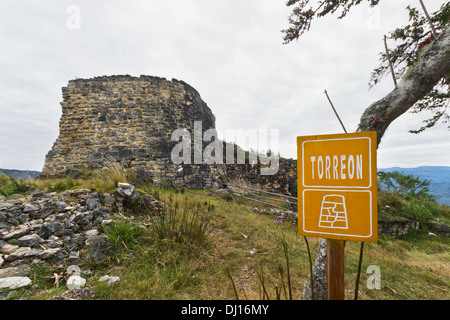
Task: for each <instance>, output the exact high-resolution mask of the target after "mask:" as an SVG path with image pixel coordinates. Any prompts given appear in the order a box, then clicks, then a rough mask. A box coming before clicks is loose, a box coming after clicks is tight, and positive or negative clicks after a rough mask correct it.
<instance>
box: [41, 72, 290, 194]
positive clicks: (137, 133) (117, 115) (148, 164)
mask: <svg viewBox="0 0 450 320" xmlns="http://www.w3.org/2000/svg"><path fill="white" fill-rule="evenodd" d="M62 96H63V101H62V102H61V107H62V115H61V119H60V124H59V130H60V132H59V136H58V138H57V140H56V141H55V143H54V145H53V147H52V150H50V151H49V152H48V154H47V156H46V159H45V164H44V168H43V173H42V177H60V176H66V175H69V176H77V175H78V174H79V172H80V171H81V170H80V169H82V168H93V169H101V168H105V167H106V166H107V164H108V162H111V161H112V162H119V163H120V164H121V165H123V166H124V167H125V168H127V169H128V170H132V171H134V172H136V173H138V177H139V179H142V180H145V181H148V182H151V183H153V184H155V185H162V184H166V185H176V186H181V185H184V186H186V187H188V188H198V189H202V188H220V187H221V186H222V185H221V182H220V178H221V177H223V176H227V177H230V178H232V179H237V180H242V179H244V180H245V181H247V182H248V183H250V184H252V185H256V186H259V187H262V188H266V189H269V190H274V191H279V192H283V193H291V194H292V193H296V186H295V181H296V165H297V164H296V160H292V159H283V158H280V160H279V169H278V172H277V173H276V174H274V175H261V174H260V173H261V167H262V165H261V164H260V163H258V164H256V165H250V164H249V163H248V161H247V163H246V164H213V165H207V164H194V161H192V162H191V163H192V164H184V163H182V164H175V163H174V162H173V161H172V159H171V152H172V150H173V148H174V146H175V145H176V144H177V143H179V141H172V139H171V136H172V133H173V132H174V131H175V130H176V129H187V130H188V131H189V132H190V133H191V134H192V140H194V129H195V122H196V121H201V128H202V132H203V133H204V132H205V131H206V130H208V129H211V128H214V123H215V117H214V115H213V113H212V111H211V109H210V108H209V107H208V105H207V104H206V103H205V102H204V101H203V100H202V99H201V97H200V94H199V93H198V92H197V91H196V90H195V89H194V88H193V87H191V86H190V85H188V84H187V83H185V82H183V81H179V80H176V79H172V80H171V81H169V80H166V79H164V78H158V77H151V76H140V77H132V76H129V75H122V76H103V77H95V78H92V79H76V80H71V81H69V83H68V85H67V86H66V87H63V88H62ZM207 144H208V143H205V142H202V147H203V148H204V147H205V145H207ZM225 145H226V143H224V146H225ZM225 148H226V147H224V152H225ZM194 149H195V146H194V142H193V141H192V148H191V153H192V154H191V159H193V160H194V159H195V157H194ZM223 159H224V163H225V156H224V158H223Z"/></svg>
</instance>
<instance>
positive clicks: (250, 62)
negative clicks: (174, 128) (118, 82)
mask: <svg viewBox="0 0 450 320" xmlns="http://www.w3.org/2000/svg"><path fill="white" fill-rule="evenodd" d="M424 2H425V4H426V5H427V7H428V10H429V11H430V12H432V11H435V10H437V9H438V8H439V7H440V5H441V4H442V3H443V2H444V1H443V0H442V1H441V0H425V1H424ZM1 4H2V9H1V10H0V39H1V43H2V45H1V50H0V68H1V73H0V150H1V152H0V168H9V169H23V170H25V169H29V170H38V171H40V170H42V167H43V164H44V158H45V155H46V154H47V152H48V151H49V150H50V149H51V147H52V145H53V143H54V141H55V140H56V138H57V137H58V129H59V128H58V125H59V119H60V116H61V106H60V104H59V103H60V102H61V101H62V94H61V87H63V86H66V85H67V83H68V81H69V80H71V79H75V78H92V77H95V76H102V75H117V74H129V75H132V76H139V75H143V74H145V75H152V76H159V77H164V78H166V79H169V80H170V79H172V78H176V79H179V80H183V81H185V82H187V83H189V84H190V85H191V86H193V87H194V88H195V89H197V90H198V92H199V93H200V95H201V97H202V99H203V100H204V101H205V102H206V103H207V104H208V106H209V107H210V108H211V110H212V111H213V113H214V115H215V116H216V126H217V128H218V129H219V132H222V131H225V130H226V129H247V128H257V129H279V134H280V141H279V151H280V153H281V156H284V157H288V158H296V153H297V146H296V137H297V136H304V135H313V134H332V133H341V132H342V128H341V127H340V124H339V122H338V121H337V119H336V117H335V115H334V113H333V111H332V109H331V107H330V105H329V103H328V100H327V99H326V96H325V95H324V93H323V92H324V90H327V91H328V94H329V95H330V97H331V99H332V101H333V103H334V105H335V107H336V108H337V110H338V112H339V114H340V116H341V118H342V120H343V122H344V124H345V126H346V128H347V130H348V131H349V132H352V131H355V130H356V127H357V124H358V122H359V117H360V115H361V114H362V112H363V111H364V109H365V108H367V107H368V106H369V105H370V104H371V103H372V102H374V101H376V100H378V99H380V98H382V97H383V96H384V95H386V94H387V93H388V92H390V91H391V90H392V89H393V83H392V80H391V78H390V77H386V78H384V79H383V80H382V82H381V83H380V84H379V85H378V86H376V87H375V88H373V89H371V90H369V86H368V80H369V77H370V73H371V71H372V70H373V68H375V67H377V66H378V59H379V55H378V54H379V52H381V51H383V50H384V49H383V48H384V47H383V36H384V35H385V34H387V33H388V32H389V31H392V30H393V29H394V28H396V27H399V26H402V25H405V24H406V23H407V21H408V15H407V12H406V10H405V8H406V6H407V5H408V4H412V5H414V6H417V7H419V3H418V1H416V0H395V1H386V0H384V1H381V5H380V7H379V8H378V9H377V10H370V9H369V7H368V5H366V4H363V5H360V6H358V7H356V8H354V9H353V10H352V11H351V12H350V14H349V15H348V16H347V17H346V18H345V19H343V20H338V19H336V16H330V17H326V18H323V19H319V20H317V21H315V22H314V23H313V25H312V27H311V30H310V31H309V32H308V33H307V34H305V35H304V36H303V37H301V38H300V40H299V41H297V42H294V43H291V44H288V45H284V44H283V40H282V37H283V34H282V33H281V30H282V29H284V28H287V27H288V15H289V14H290V8H287V7H286V6H285V0H226V1H224V0H142V1H139V0H132V1H125V0H115V1H112V0H107V1H106V0H102V1H98V0H95V1H92V0H91V1H77V0H71V1H62V0H46V1H31V0H30V1H28V0H21V1H5V0H3V1H1ZM424 119H426V115H417V114H405V115H403V116H402V117H401V118H399V119H397V120H396V121H394V122H393V123H392V124H391V126H390V127H389V128H388V131H387V132H386V134H385V137H384V138H383V140H382V142H381V145H380V148H379V150H378V167H379V168H385V167H391V166H401V167H416V166H421V165H450V160H449V159H450V139H449V131H448V129H447V126H446V125H442V124H440V125H438V126H436V127H435V128H432V129H430V130H428V131H426V132H425V133H423V134H420V135H413V134H410V133H408V130H409V129H417V128H419V127H420V126H421V123H422V121H423V120H424Z"/></svg>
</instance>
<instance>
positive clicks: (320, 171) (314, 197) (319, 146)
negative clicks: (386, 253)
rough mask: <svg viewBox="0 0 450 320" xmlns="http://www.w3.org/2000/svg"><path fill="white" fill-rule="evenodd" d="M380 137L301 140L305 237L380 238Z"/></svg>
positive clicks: (357, 135)
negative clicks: (378, 210)
mask: <svg viewBox="0 0 450 320" xmlns="http://www.w3.org/2000/svg"><path fill="white" fill-rule="evenodd" d="M376 150H377V135H376V132H358V133H349V134H347V133H346V134H333V135H319V136H307V137H298V138H297V152H298V156H297V171H298V175H297V177H298V232H299V234H300V235H305V236H313V237H321V238H329V239H338V240H350V241H361V242H377V240H378V224H377V159H376Z"/></svg>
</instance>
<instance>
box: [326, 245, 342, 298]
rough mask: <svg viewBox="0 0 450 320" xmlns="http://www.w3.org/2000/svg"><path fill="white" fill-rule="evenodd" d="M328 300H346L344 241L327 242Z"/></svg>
mask: <svg viewBox="0 0 450 320" xmlns="http://www.w3.org/2000/svg"><path fill="white" fill-rule="evenodd" d="M327 276H328V282H327V289H328V290H327V293H328V300H345V290H344V288H345V286H344V240H333V239H328V240H327Z"/></svg>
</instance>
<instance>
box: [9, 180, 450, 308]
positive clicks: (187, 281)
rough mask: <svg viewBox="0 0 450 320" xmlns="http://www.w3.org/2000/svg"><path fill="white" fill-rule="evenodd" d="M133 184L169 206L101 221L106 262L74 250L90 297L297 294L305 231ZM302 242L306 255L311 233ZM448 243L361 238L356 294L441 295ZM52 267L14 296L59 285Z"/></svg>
mask: <svg viewBox="0 0 450 320" xmlns="http://www.w3.org/2000/svg"><path fill="white" fill-rule="evenodd" d="M104 178H105V179H103V178H99V176H93V177H91V178H90V179H86V180H81V179H78V180H72V181H70V180H67V179H63V180H60V181H61V182H60V183H59V184H58V181H57V180H54V181H38V182H31V183H35V185H36V186H45V185H46V183H48V185H51V186H55V187H56V185H63V187H61V189H64V190H66V188H68V187H71V188H80V187H83V188H88V189H95V188H100V189H101V190H102V191H111V189H112V183H111V182H110V181H109V180H108V178H106V177H105V176H104ZM122 178H125V177H124V176H122V177H120V178H118V179H122ZM98 179H100V180H98ZM102 181H104V183H103V182H102ZM58 190H59V189H58ZM140 190H143V191H146V192H148V193H150V194H152V195H157V196H158V197H159V198H160V199H161V200H162V201H164V202H165V203H166V204H168V205H169V207H170V209H169V210H168V211H167V213H165V214H163V215H158V214H156V213H154V212H151V211H150V210H145V208H139V212H136V214H133V211H132V210H131V212H130V211H125V212H124V214H125V215H126V217H127V219H116V220H114V221H113V223H112V224H111V225H110V226H108V227H103V229H102V230H101V232H103V233H105V234H106V235H107V236H108V237H109V239H110V241H111V243H112V244H113V246H114V249H115V250H114V255H113V256H112V257H111V258H110V259H109V261H107V263H103V264H93V263H92V262H89V261H88V259H85V258H86V257H87V251H86V252H82V255H81V256H82V262H81V264H80V268H81V269H86V268H89V269H90V270H91V272H90V273H89V274H86V275H82V276H83V277H84V278H86V280H87V286H88V287H91V288H93V289H94V290H95V292H96V299H113V300H118V299H120V300H138V299H139V300H146V299H151V300H175V299H176V300H181V299H192V300H198V299H207V300H208V299H213V300H223V299H225V300H234V299H236V298H239V299H240V300H243V299H256V300H259V299H290V298H292V299H294V300H298V299H301V297H302V292H303V288H304V286H305V283H306V281H307V279H308V277H309V270H310V264H309V257H308V249H307V246H306V242H305V239H304V238H303V237H301V236H298V235H297V231H296V226H295V225H293V224H291V223H290V222H284V223H281V224H280V223H276V222H275V219H274V217H272V216H269V215H264V214H260V213H254V212H252V211H250V210H249V209H248V208H247V207H246V206H245V205H243V203H244V202H242V201H240V200H233V199H229V198H226V197H223V196H221V195H216V194H214V192H213V191H209V190H184V189H182V190H175V189H164V188H155V187H150V186H141V187H140ZM61 191H62V190H61ZM245 203H247V204H248V202H245ZM444 215H445V213H444ZM307 241H308V244H309V247H310V251H311V254H312V260H313V261H314V260H315V259H316V257H317V252H318V239H317V238H312V237H310V238H308V239H307ZM449 249H450V240H449V238H448V237H442V236H438V237H435V236H429V235H428V234H427V230H418V231H416V232H413V233H410V234H409V235H407V236H404V237H401V238H398V239H390V238H387V237H384V236H380V237H379V241H378V243H367V244H366V245H365V249H364V260H363V262H362V268H361V270H362V272H361V278H360V284H359V295H358V299H360V300H375V299H376V300H378V299H379V300H390V299H408V300H409V299H419V300H431V299H442V300H445V299H448V298H449V297H450V294H449V290H450V282H449V279H450V263H449V262H450V250H449ZM359 253H360V243H356V242H347V244H346V247H345V287H346V292H345V293H346V299H349V300H352V299H354V288H355V282H356V275H357V269H358V262H359ZM372 265H375V266H377V267H379V270H380V280H381V288H380V289H369V287H368V286H367V281H370V280H371V278H370V277H371V276H372V274H371V273H367V270H368V268H369V266H372ZM55 268H56V269H55ZM55 272H56V273H62V272H64V268H58V267H57V266H52V267H49V266H44V265H40V264H37V265H34V266H33V271H32V275H31V276H30V277H31V279H32V280H33V285H32V286H31V287H29V288H27V289H20V290H17V296H23V297H24V298H26V299H47V298H49V297H51V296H54V295H59V294H61V293H62V292H64V291H65V290H67V287H66V286H65V281H63V280H61V281H60V283H59V286H58V287H56V286H55V282H54V278H52V277H53V276H54V273H55ZM106 274H108V275H111V276H118V277H120V279H121V281H120V282H119V283H118V284H116V285H114V286H108V285H107V284H105V283H100V282H98V279H99V278H100V277H101V276H104V275H106Z"/></svg>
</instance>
